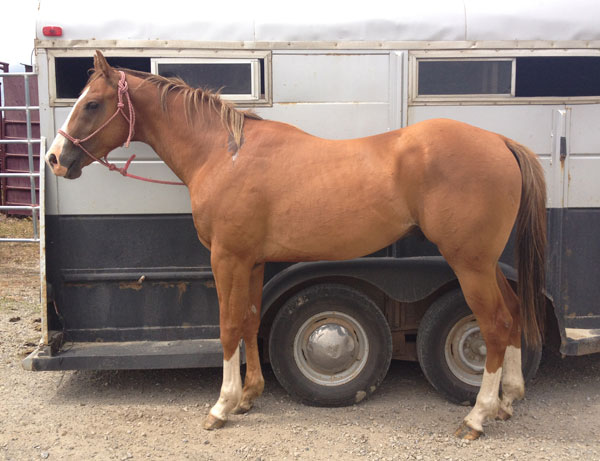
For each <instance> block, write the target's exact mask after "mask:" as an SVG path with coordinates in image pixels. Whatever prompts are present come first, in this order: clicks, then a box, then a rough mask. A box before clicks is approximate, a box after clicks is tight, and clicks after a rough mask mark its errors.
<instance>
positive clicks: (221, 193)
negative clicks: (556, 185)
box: [46, 52, 546, 439]
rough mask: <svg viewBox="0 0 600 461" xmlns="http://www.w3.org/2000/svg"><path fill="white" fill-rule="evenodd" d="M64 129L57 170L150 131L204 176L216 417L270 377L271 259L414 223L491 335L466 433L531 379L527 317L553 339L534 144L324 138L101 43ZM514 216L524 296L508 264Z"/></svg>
mask: <svg viewBox="0 0 600 461" xmlns="http://www.w3.org/2000/svg"><path fill="white" fill-rule="evenodd" d="M119 114H121V115H122V116H121V115H119ZM332 123H333V122H332ZM59 134H61V136H57V137H56V139H55V140H54V143H53V144H52V146H51V147H50V149H49V151H48V153H47V154H46V161H47V164H48V165H49V167H50V168H51V169H52V171H53V172H54V173H55V174H56V175H58V176H64V177H66V178H70V179H73V178H77V177H79V176H80V175H81V170H82V168H83V167H84V166H86V165H88V164H90V163H91V162H92V161H94V160H99V161H102V162H103V163H105V164H106V165H110V164H108V163H107V162H106V161H105V160H101V159H102V158H104V157H106V156H107V155H108V153H109V152H110V151H112V150H113V149H115V148H116V147H118V146H120V145H122V144H123V143H124V142H125V141H127V143H128V142H129V141H130V140H136V141H142V142H145V143H147V144H149V145H150V146H151V147H152V148H153V149H154V150H155V151H156V152H157V154H158V155H159V156H160V157H161V158H162V160H163V161H164V162H165V163H166V164H167V165H168V167H169V168H170V169H171V170H173V172H174V173H175V174H176V175H177V176H178V177H179V178H180V179H181V181H182V182H183V183H184V184H185V185H186V186H187V187H188V189H189V192H190V196H191V205H192V214H193V219H194V225H195V227H196V230H197V233H198V238H199V239H200V241H201V242H202V243H203V244H204V245H205V246H206V247H207V248H209V249H210V251H211V264H212V269H213V272H214V277H215V281H216V287H217V292H218V299H219V309H220V339H221V343H222V346H223V354H224V362H223V364H224V366H223V383H222V387H221V393H220V397H219V399H218V401H217V403H216V404H215V405H214V406H213V407H212V409H211V410H210V413H209V415H208V417H207V419H206V421H205V423H204V427H205V428H206V429H214V428H218V427H221V426H222V425H223V424H224V422H225V421H226V419H227V417H228V415H229V414H231V413H232V412H234V413H235V412H245V411H248V410H249V409H250V408H251V407H252V404H253V401H254V400H255V399H256V398H257V397H258V396H259V395H260V394H261V393H262V391H263V387H264V380H263V376H262V372H261V368H260V363H259V355H258V347H257V331H258V327H259V323H260V306H261V296H262V287H263V272H264V264H265V262H267V261H310V260H341V259H350V258H355V257H359V256H363V255H366V254H370V253H372V252H374V251H376V250H379V249H380V248H383V247H385V246H387V245H390V244H391V243H393V242H395V241H396V240H398V239H399V238H401V237H402V236H404V235H406V234H407V233H408V232H409V231H411V230H413V229H415V228H419V229H420V230H421V231H422V233H423V234H424V235H425V236H426V237H427V238H428V239H429V240H430V241H431V242H433V243H435V244H436V245H437V247H438V248H439V251H440V252H441V254H442V255H443V256H444V257H445V259H446V260H447V262H448V263H449V265H450V266H451V267H452V269H453V270H454V272H455V273H456V275H457V277H458V280H459V283H460V286H461V288H462V291H463V293H464V296H465V299H466V301H467V303H468V305H469V306H470V308H471V309H472V311H473V313H474V314H475V317H476V318H477V321H478V322H479V326H480V328H481V332H482V335H483V338H484V339H485V342H486V345H487V358H486V362H485V370H484V374H483V381H482V385H481V389H480V391H479V394H478V396H477V400H476V404H475V406H474V407H473V409H472V410H471V411H470V412H469V414H468V415H467V416H466V418H465V419H464V421H463V423H462V424H461V426H460V427H459V430H458V431H457V435H459V436H462V437H463V438H466V439H474V438H477V437H479V435H480V434H481V433H482V431H483V427H482V425H483V423H484V421H485V420H486V419H487V418H495V417H499V418H502V419H506V418H508V417H510V416H511V415H512V411H513V410H512V402H513V401H514V400H515V399H519V398H521V397H522V396H523V394H524V390H525V388H524V382H523V375H522V372H521V328H523V333H524V336H525V338H526V341H527V342H528V343H530V344H532V345H537V344H539V342H540V341H541V338H540V327H541V324H542V317H541V315H542V312H543V310H544V308H545V304H544V303H545V300H544V297H543V293H542V290H543V285H544V252H545V239H546V236H545V232H546V224H545V220H546V214H545V213H546V210H545V194H546V187H545V183H544V175H543V171H542V168H541V165H540V163H539V162H538V160H537V158H536V156H535V154H533V153H532V152H531V151H529V150H528V149H527V148H525V147H524V146H522V145H520V144H518V143H516V142H514V141H512V140H510V139H507V138H505V137H503V136H501V135H499V134H495V133H491V132H488V131H485V130H482V129H479V128H476V127H473V126H470V125H466V124H464V123H459V122H456V121H451V120H429V121H425V122H421V123H417V124H415V125H412V126H409V127H407V128H402V129H400V130H396V131H392V132H388V133H384V134H380V135H377V136H370V137H366V138H361V139H352V140H343V141H332V140H326V139H321V138H318V137H315V136H311V135H309V134H307V133H304V132H303V131H301V130H299V129H298V128H295V127H293V126H290V125H287V124H284V123H279V122H274V121H268V120H262V119H260V118H259V117H257V116H255V115H252V114H251V113H247V112H242V111H240V110H237V109H236V108H234V107H233V106H232V105H231V104H229V103H227V102H225V101H223V100H221V99H220V98H219V97H218V96H217V95H214V94H211V93H210V92H207V91H203V90H200V89H193V88H190V87H189V86H187V85H186V84H185V83H184V82H183V81H181V80H179V79H166V78H163V77H160V76H156V75H151V74H146V73H141V72H136V71H130V70H125V69H123V70H117V69H114V68H112V67H111V66H110V65H109V64H108V63H107V61H106V60H105V58H104V57H103V56H102V54H101V53H100V52H97V53H96V56H95V59H94V73H93V74H92V76H91V77H90V80H89V82H88V84H87V86H86V87H85V89H84V91H83V92H82V94H81V96H80V97H79V99H78V100H77V102H76V104H75V106H74V107H73V110H72V111H71V114H70V115H69V117H68V119H67V121H66V122H65V124H64V125H63V128H62V130H60V131H59ZM84 146H85V147H84ZM122 173H126V171H124V170H123V171H122ZM515 222H516V224H517V226H516V229H517V230H516V233H517V253H518V255H517V256H518V269H519V283H518V296H517V294H516V293H515V292H514V291H513V289H512V287H511V285H510V284H509V283H508V281H507V280H506V278H505V277H504V275H503V274H502V272H501V271H500V270H499V268H498V259H499V258H500V255H501V253H502V251H503V249H504V247H505V245H506V243H507V241H508V238H509V234H510V233H511V230H512V228H513V226H514V224H515ZM241 339H243V340H244V342H245V345H246V354H247V369H246V377H245V382H244V386H243V388H242V380H241V376H240V363H239V347H238V346H239V344H240V340H241ZM500 383H502V395H501V397H499V386H500Z"/></svg>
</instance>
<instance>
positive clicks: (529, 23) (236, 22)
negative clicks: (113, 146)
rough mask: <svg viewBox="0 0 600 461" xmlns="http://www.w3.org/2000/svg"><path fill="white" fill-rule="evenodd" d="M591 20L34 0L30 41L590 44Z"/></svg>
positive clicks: (489, 8)
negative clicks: (53, 35) (56, 33)
mask: <svg viewBox="0 0 600 461" xmlns="http://www.w3.org/2000/svg"><path fill="white" fill-rule="evenodd" d="M390 4H392V5H394V7H393V8H390ZM598 18H600V2H597V1H595V0H569V1H564V0H503V1H502V2H500V1H497V2H487V1H481V0H464V1H463V0H420V1H411V2H406V1H404V2H389V1H388V0H369V1H366V2H365V1H361V2H352V1H350V2H337V1H333V2H327V1H322V0H303V1H302V2H298V3H295V4H293V5H292V4H290V3H288V2H282V1H277V2H275V1H270V0H269V1H265V0H254V1H247V0H246V1H240V0H230V1H228V2H197V1H189V0H188V1H184V0H168V1H165V2H164V3H163V4H162V5H161V4H160V3H158V2H147V1H143V2H142V1H124V0H102V1H99V2H96V3H95V4H92V3H90V2H82V1H81V0H54V1H49V0H46V1H44V0H42V1H41V2H40V8H39V15H38V21H37V27H36V36H37V38H38V39H41V40H48V37H44V36H43V34H42V27H43V26H60V27H62V28H63V36H62V37H61V38H60V39H61V40H90V39H97V40H194V41H209V42H232V41H235V42H237V41H244V42H288V41H289V42H295V41H300V42H310V41H346V40H348V41H375V42H377V41H463V40H466V41H490V40H519V41H525V40H545V41H546V40H550V41H553V40H555V41H570V40H584V41H591V40H600V28H599V27H598Z"/></svg>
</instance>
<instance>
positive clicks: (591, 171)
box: [566, 154, 600, 208]
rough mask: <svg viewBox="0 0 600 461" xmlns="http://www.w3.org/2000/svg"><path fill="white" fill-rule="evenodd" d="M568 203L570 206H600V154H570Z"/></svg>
mask: <svg viewBox="0 0 600 461" xmlns="http://www.w3.org/2000/svg"><path fill="white" fill-rule="evenodd" d="M568 169H569V175H568V183H567V203H566V206H567V207H569V208H591V207H594V208H598V207H600V181H599V180H598V172H599V171H600V155H598V154H596V155H586V156H577V155H571V156H569V166H568Z"/></svg>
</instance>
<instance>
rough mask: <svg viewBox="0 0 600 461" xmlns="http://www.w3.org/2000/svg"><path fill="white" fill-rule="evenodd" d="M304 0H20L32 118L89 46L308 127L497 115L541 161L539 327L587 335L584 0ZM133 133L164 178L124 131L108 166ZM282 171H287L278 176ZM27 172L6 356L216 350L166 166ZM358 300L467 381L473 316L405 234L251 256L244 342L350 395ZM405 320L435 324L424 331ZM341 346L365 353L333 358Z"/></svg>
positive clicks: (179, 361) (207, 304)
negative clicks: (33, 202)
mask: <svg viewBox="0 0 600 461" xmlns="http://www.w3.org/2000/svg"><path fill="white" fill-rule="evenodd" d="M109 3H115V4H116V2H109ZM175 3H177V2H175ZM309 3H310V4H311V5H312V6H314V8H310V5H306V4H303V8H302V11H296V10H294V11H290V10H289V9H288V8H289V7H288V6H286V5H284V4H282V5H281V6H277V5H270V4H261V2H258V4H257V3H256V2H254V3H251V4H245V3H243V2H237V3H236V5H235V8H228V10H227V11H226V12H224V11H221V7H220V6H219V5H218V4H216V3H215V4H206V3H203V4H202V5H201V6H200V4H198V5H196V4H190V3H186V5H185V7H184V8H183V9H178V8H176V7H175V6H173V7H171V8H168V9H154V8H144V9H137V8H136V6H135V3H128V2H119V4H118V8H101V9H98V10H96V11H94V13H93V14H90V12H89V10H88V9H87V7H86V6H85V5H84V4H82V3H81V2H74V1H68V2H60V3H58V4H57V3H55V2H41V5H40V9H39V17H38V21H37V29H36V36H37V39H36V42H35V55H36V63H37V65H36V68H37V72H38V76H39V93H40V94H39V96H40V97H39V108H40V120H41V133H42V136H43V137H45V138H47V139H48V140H49V141H50V142H51V140H52V138H53V137H54V136H55V133H56V132H57V130H58V129H59V128H60V127H61V126H62V125H63V123H64V121H65V119H66V118H67V115H68V114H69V113H70V110H71V107H72V106H73V104H74V102H75V101H76V99H77V98H78V96H79V93H80V92H81V90H82V89H83V87H84V86H85V84H86V81H87V78H88V70H89V69H90V68H91V67H93V59H92V58H93V55H94V53H95V50H101V51H102V53H103V54H104V56H106V58H107V60H108V62H109V63H110V64H111V65H112V66H117V67H118V66H120V67H123V68H129V69H134V70H138V71H143V72H149V73H156V74H159V75H162V76H178V77H180V78H182V79H183V80H185V81H186V82H187V83H188V84H189V85H191V86H202V87H206V88H211V89H213V90H219V91H220V94H221V98H223V99H226V100H229V101H232V102H234V103H235V104H236V105H237V106H238V107H242V108H247V109H251V110H252V111H254V112H255V113H256V114H258V115H259V116H261V117H263V118H266V119H273V120H278V121H284V122H287V123H290V124H293V125H296V126H298V127H299V128H301V129H302V130H304V131H307V132H309V133H311V134H313V135H316V136H320V137H325V138H333V139H344V138H355V137H362V136H369V135H373V134H378V133H381V132H385V131H390V130H394V129H397V128H402V127H406V126H408V125H412V124H414V123H416V122H419V121H423V120H426V119H431V118H450V119H456V120H459V121H464V122H467V123H469V124H472V125H475V126H478V127H481V128H485V129H487V130H490V131H495V132H498V133H502V134H503V135H506V136H508V137H510V138H512V139H514V140H516V141H518V142H520V143H523V144H524V145H526V146H528V147H529V148H531V149H532V150H533V151H534V152H536V154H537V155H538V157H539V159H540V161H541V163H542V165H543V168H544V172H545V176H546V182H547V212H548V223H547V229H548V262H547V267H546V280H547V283H546V296H547V315H546V325H545V330H544V338H543V341H544V345H545V347H547V348H550V349H555V350H557V351H559V352H560V353H561V354H563V355H583V354H591V353H598V352H600V304H599V303H598V299H600V272H599V271H598V269H597V264H598V261H599V260H600V239H598V237H597V235H598V233H599V232H600V181H598V180H597V178H598V174H600V130H599V128H598V127H600V31H599V30H598V27H597V21H596V19H597V18H598V17H600V5H597V4H594V3H591V2H586V1H584V0H576V1H574V2H568V3H565V2H559V1H558V0H553V1H550V2H547V3H546V4H545V5H544V7H543V8H540V7H537V8H536V7H533V6H531V5H530V4H528V3H527V2H517V1H509V2H504V3H502V4H501V5H500V4H497V5H495V6H494V8H493V9H491V8H490V7H489V6H488V5H486V4H485V3H482V2H475V1H470V0H465V1H427V2H411V3H407V4H402V8H400V6H398V9H397V11H390V9H389V5H387V3H383V2H379V1H376V2H375V3H373V2H368V3H363V4H361V5H360V6H359V7H356V8H354V7H353V8H350V7H348V8H343V9H338V8H335V9H334V6H333V4H332V5H329V4H326V3H323V2H320V3H318V4H317V3H315V4H312V2H309ZM317 12H318V13H317ZM115 15H117V16H118V19H115ZM50 142H49V143H48V144H50ZM132 152H133V153H135V155H136V159H135V160H134V161H133V162H132V163H131V166H130V171H131V172H133V173H136V174H140V175H143V176H148V177H151V178H156V179H160V180H171V181H172V180H176V178H175V176H174V175H173V173H171V172H170V170H169V169H168V168H167V167H166V165H165V164H164V163H163V162H162V161H160V159H159V158H158V157H157V156H156V154H155V153H154V152H153V151H152V149H151V148H149V147H148V146H147V145H144V144H141V143H135V142H134V143H132V145H131V148H130V149H124V148H119V149H117V150H116V151H114V152H113V153H111V155H110V160H111V161H112V162H114V163H115V164H116V165H118V166H123V165H124V164H125V163H126V162H127V161H128V159H129V158H130V156H131V153H132ZM298 180H300V179H299V178H296V177H293V176H291V175H290V177H289V183H290V185H292V184H293V183H294V182H295V181H298ZM43 191H44V192H43V194H44V200H43V201H42V203H44V205H43V207H44V208H43V210H42V214H43V218H44V222H43V225H42V226H41V232H42V239H41V240H42V246H43V252H42V271H43V272H44V274H45V276H44V277H43V287H42V319H43V329H42V330H43V337H42V340H41V342H40V346H39V347H38V348H37V350H36V351H35V352H33V353H32V354H31V355H30V356H29V357H27V358H26V359H25V360H24V361H23V366H24V367H25V368H27V369H29V370H36V371H41V370H73V369H145V368H183V367H214V366H221V365H222V349H221V346H220V343H219V309H218V302H217V294H216V290H215V282H214V278H213V274H212V271H211V267H210V253H209V251H208V250H206V249H205V248H204V247H203V246H202V244H201V243H200V242H199V241H198V238H197V235H196V231H195V229H194V224H193V222H192V217H191V208H190V198H189V195H188V193H187V189H186V188H185V187H177V186H170V185H160V184H149V183H145V182H138V181H132V180H130V179H128V178H123V177H121V176H120V175H117V174H114V173H112V172H109V171H107V170H106V169H105V168H103V167H102V166H99V165H98V164H97V163H96V164H92V165H90V166H89V167H88V168H86V170H85V172H84V178H83V179H82V180H80V181H67V180H64V179H62V178H56V177H54V176H52V175H48V174H47V175H45V187H44V188H43ZM360 200H361V197H360V195H359V194H357V196H356V201H357V203H358V202H359V201H360ZM339 231H340V233H343V232H344V229H340V230H339ZM514 250H515V248H514V242H513V239H512V238H511V240H510V241H509V244H508V246H507V248H506V250H505V252H504V253H503V256H502V258H501V266H502V270H503V271H504V274H505V275H506V277H507V278H508V279H509V280H510V281H511V282H512V283H515V282H516V280H517V273H516V270H515V268H514V257H513V254H514ZM44 258H45V259H44ZM349 298H353V299H355V300H358V301H357V302H354V303H348V302H346V300H348V299H349ZM297 304H306V305H310V306H311V307H310V308H309V309H306V314H305V316H304V317H302V318H300V319H296V318H294V319H293V321H292V319H290V318H289V317H286V315H287V314H286V312H288V311H290V309H288V308H289V307H290V306H294V305H297ZM365 306H367V307H365ZM368 306H372V307H374V309H375V310H376V312H377V313H378V314H377V315H379V317H380V318H381V319H382V320H380V321H383V323H384V325H385V328H383V329H382V330H381V331H383V332H384V333H383V334H385V335H387V336H389V338H386V339H389V341H390V343H391V344H392V347H391V358H393V359H398V360H410V361H417V360H419V361H420V362H421V365H422V366H423V367H424V368H429V369H430V370H431V369H436V370H437V371H436V372H435V373H433V376H432V373H427V377H428V379H430V381H432V384H433V385H434V387H436V389H438V390H439V391H440V392H441V393H442V394H444V395H445V396H446V397H447V398H449V399H450V400H453V401H457V402H464V401H472V400H473V399H474V397H475V395H476V393H477V389H478V386H479V383H480V382H481V376H482V372H483V364H484V361H485V355H486V348H485V345H484V343H483V341H482V338H481V334H480V332H479V327H478V326H477V322H476V321H475V319H474V316H473V315H472V313H471V311H470V310H469V308H468V307H467V305H466V303H465V301H464V298H463V296H462V294H461V290H460V287H459V284H458V281H457V278H456V276H455V274H454V272H453V271H452V270H451V269H450V267H449V266H448V264H447V263H446V262H445V261H444V259H443V258H442V257H441V256H440V254H439V252H438V250H437V248H436V247H435V245H433V244H432V243H430V242H428V241H427V240H425V239H424V238H423V237H422V236H419V235H411V236H409V237H407V238H404V239H402V240H400V241H398V242H396V243H394V244H393V245H391V246H388V247H386V248H382V249H380V250H379V251H377V252H376V253H374V254H371V255H368V256H366V257H364V258H360V259H354V260H349V261H317V262H314V261H313V262H304V263H267V265H266V269H265V283H264V291H263V300H262V322H261V328H260V332H259V339H260V346H261V351H262V360H263V361H264V362H265V363H267V362H269V361H272V360H277V361H278V363H288V364H289V366H288V367H285V369H280V370H278V371H277V373H276V374H277V376H278V379H280V381H281V382H282V383H284V387H286V389H287V390H288V391H289V392H290V393H291V394H292V395H295V396H296V397H298V396H300V397H301V398H302V399H303V400H304V401H307V400H308V401H310V402H311V403H314V404H327V403H328V402H330V401H331V400H330V399H331V397H332V395H336V396H337V397H339V398H338V400H336V404H344V403H353V402H355V401H358V400H360V399H361V398H362V396H364V395H365V394H364V393H363V394H361V393H360V390H361V389H365V388H369V383H371V381H372V380H373V376H375V375H376V374H377V373H381V372H382V370H383V372H384V373H385V370H387V367H388V365H389V357H387V358H386V357H385V354H381V355H378V354H376V353H375V351H376V348H375V347H371V348H369V344H374V341H375V338H372V337H369V335H371V334H379V333H371V332H372V331H376V330H373V329H369V328H366V327H365V325H364V322H365V321H366V320H365V317H364V316H362V315H361V309H363V308H369V307H368ZM424 337H427V338H430V339H432V338H433V339H434V340H433V342H432V343H431V344H428V345H427V348H425V349H426V350H425V349H423V347H421V348H420V347H419V341H420V339H421V340H422V338H424ZM282 338H287V339H288V340H286V341H284V342H285V344H286V346H285V347H280V345H281V344H282V343H281V341H283V339H282ZM290 338H291V339H290ZM419 349H420V350H421V352H418V350H419ZM355 351H360V352H359V353H360V354H362V355H363V356H366V357H367V363H369V366H364V367H362V368H358V369H357V368H356V367H355V366H354V363H355V362H356V357H355V354H356V352H355ZM369 351H370V352H369ZM424 351H425V352H424ZM369 355H370V356H369ZM540 357H541V349H540V348H535V349H524V352H523V359H524V360H523V368H524V374H525V376H526V378H527V377H529V378H530V377H531V376H533V375H534V374H535V372H536V370H537V367H538V364H539V361H540ZM242 360H243V345H242ZM361 363H362V362H361ZM365 386H366V387H365ZM306 395H309V396H310V398H308V399H307V398H305V397H302V396H306Z"/></svg>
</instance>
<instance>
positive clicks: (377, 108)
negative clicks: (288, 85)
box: [256, 103, 390, 139]
mask: <svg viewBox="0 0 600 461" xmlns="http://www.w3.org/2000/svg"><path fill="white" fill-rule="evenodd" d="M256 112H257V113H258V114H259V115H261V116H262V117H264V118H268V119H271V120H278V121H281V122H286V123H290V124H292V125H295V126H297V127H298V128H300V129H302V130H304V131H306V132H308V133H310V134H312V135H315V136H320V137H323V138H329V139H348V138H359V137H362V136H369V135H373V134H378V133H382V132H384V131H387V130H388V129H389V126H390V121H389V114H388V112H389V111H388V104H384V103H361V104H357V103H354V104H353V103H346V104H275V105H273V107H271V108H257V109H256Z"/></svg>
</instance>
